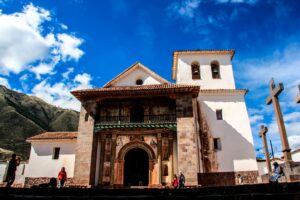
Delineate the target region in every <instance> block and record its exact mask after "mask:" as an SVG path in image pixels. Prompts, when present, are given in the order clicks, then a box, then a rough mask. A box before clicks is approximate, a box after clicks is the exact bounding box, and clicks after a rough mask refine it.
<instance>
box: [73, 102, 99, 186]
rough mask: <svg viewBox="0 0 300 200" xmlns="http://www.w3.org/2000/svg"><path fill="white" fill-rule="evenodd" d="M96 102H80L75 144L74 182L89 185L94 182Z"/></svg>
mask: <svg viewBox="0 0 300 200" xmlns="http://www.w3.org/2000/svg"><path fill="white" fill-rule="evenodd" d="M95 110H96V103H94V102H86V103H83V104H82V107H81V112H80V118H79V126H78V136H77V144H76V157H75V171H74V182H75V183H76V184H80V185H87V186H91V185H93V184H94V178H93V177H94V175H95V160H96V159H95V156H96V145H97V144H96V141H97V140H96V138H95V134H94V113H95Z"/></svg>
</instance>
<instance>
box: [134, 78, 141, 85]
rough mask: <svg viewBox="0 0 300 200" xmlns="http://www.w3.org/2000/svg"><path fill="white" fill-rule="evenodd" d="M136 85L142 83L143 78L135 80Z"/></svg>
mask: <svg viewBox="0 0 300 200" xmlns="http://www.w3.org/2000/svg"><path fill="white" fill-rule="evenodd" d="M135 84H136V85H143V80H142V79H138V80H136V82H135Z"/></svg>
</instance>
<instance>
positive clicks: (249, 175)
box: [198, 171, 258, 186]
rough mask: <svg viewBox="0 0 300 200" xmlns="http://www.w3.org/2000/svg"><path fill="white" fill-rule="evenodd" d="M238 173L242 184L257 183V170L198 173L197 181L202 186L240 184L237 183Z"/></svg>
mask: <svg viewBox="0 0 300 200" xmlns="http://www.w3.org/2000/svg"><path fill="white" fill-rule="evenodd" d="M238 174H240V175H241V176H243V183H242V184H254V183H257V177H258V171H239V172H211V173H199V174H198V183H199V185H202V186H230V185H238V184H241V183H239V179H238Z"/></svg>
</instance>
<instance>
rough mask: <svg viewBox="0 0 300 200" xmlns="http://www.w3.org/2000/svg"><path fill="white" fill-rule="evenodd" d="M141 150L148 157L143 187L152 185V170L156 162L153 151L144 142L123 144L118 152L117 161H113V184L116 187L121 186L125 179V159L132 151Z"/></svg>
mask: <svg viewBox="0 0 300 200" xmlns="http://www.w3.org/2000/svg"><path fill="white" fill-rule="evenodd" d="M135 149H136V150H141V151H143V152H145V154H146V155H148V156H147V157H148V158H147V159H148V166H147V169H149V173H148V183H147V184H146V183H144V185H151V183H152V176H153V169H154V164H155V160H156V156H155V153H154V151H153V149H152V148H151V147H150V146H149V145H148V144H147V143H145V142H142V141H133V142H129V143H127V144H125V145H124V146H123V147H122V148H121V149H120V151H119V153H118V156H117V159H116V160H115V184H116V185H123V184H124V177H125V174H124V173H125V171H124V170H125V157H126V155H128V153H130V152H133V151H132V150H135Z"/></svg>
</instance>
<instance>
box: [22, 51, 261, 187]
mask: <svg viewBox="0 0 300 200" xmlns="http://www.w3.org/2000/svg"><path fill="white" fill-rule="evenodd" d="M233 56H234V51H233V50H196V51H193V50H189V51H175V52H174V53H173V66H172V79H173V80H174V81H175V82H176V83H171V82H169V81H167V80H166V79H164V78H162V77H160V76H159V75H157V74H156V73H155V72H153V71H151V70H150V69H148V68H147V67H145V66H144V65H142V64H141V63H135V64H133V65H132V66H130V67H129V68H128V69H126V70H125V71H123V72H122V73H121V74H119V75H118V76H116V77H115V78H114V79H112V80H111V81H110V82H108V83H107V84H105V85H104V86H103V87H102V88H96V89H85V90H77V91H72V92H71V93H72V94H73V95H74V96H75V97H76V98H77V99H78V100H79V101H80V102H81V105H82V106H81V111H80V119H79V126H78V132H76V133H43V134H40V135H37V136H33V137H31V138H29V139H28V141H29V142H31V144H32V148H31V155H30V160H29V164H28V167H27V169H26V176H27V178H26V181H27V183H28V184H30V183H33V182H34V180H39V179H42V177H44V178H47V177H56V176H57V173H58V171H59V169H60V168H61V167H63V166H64V167H65V168H66V170H67V173H68V174H69V176H68V177H69V178H70V179H69V180H68V181H69V183H70V184H77V185H86V186H112V187H113V186H114V187H123V186H149V187H160V186H162V185H170V184H171V182H172V177H173V175H174V174H177V175H178V174H179V173H180V172H182V173H183V174H184V175H185V178H186V185H189V186H197V185H234V184H236V183H237V179H236V177H237V175H238V174H240V175H242V176H244V177H245V182H247V183H255V182H256V181H257V176H258V168H257V163H256V156H255V152H254V147H253V138H252V133H251V128H250V122H249V118H248V113H247V109H246V105H245V101H244V96H245V94H246V93H247V90H245V89H236V88H235V82H234V76H233V68H232V63H231V60H232V58H233ZM41 161H42V162H41ZM37 168H39V172H37ZM49 168H50V169H49ZM221 180H222V181H221Z"/></svg>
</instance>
